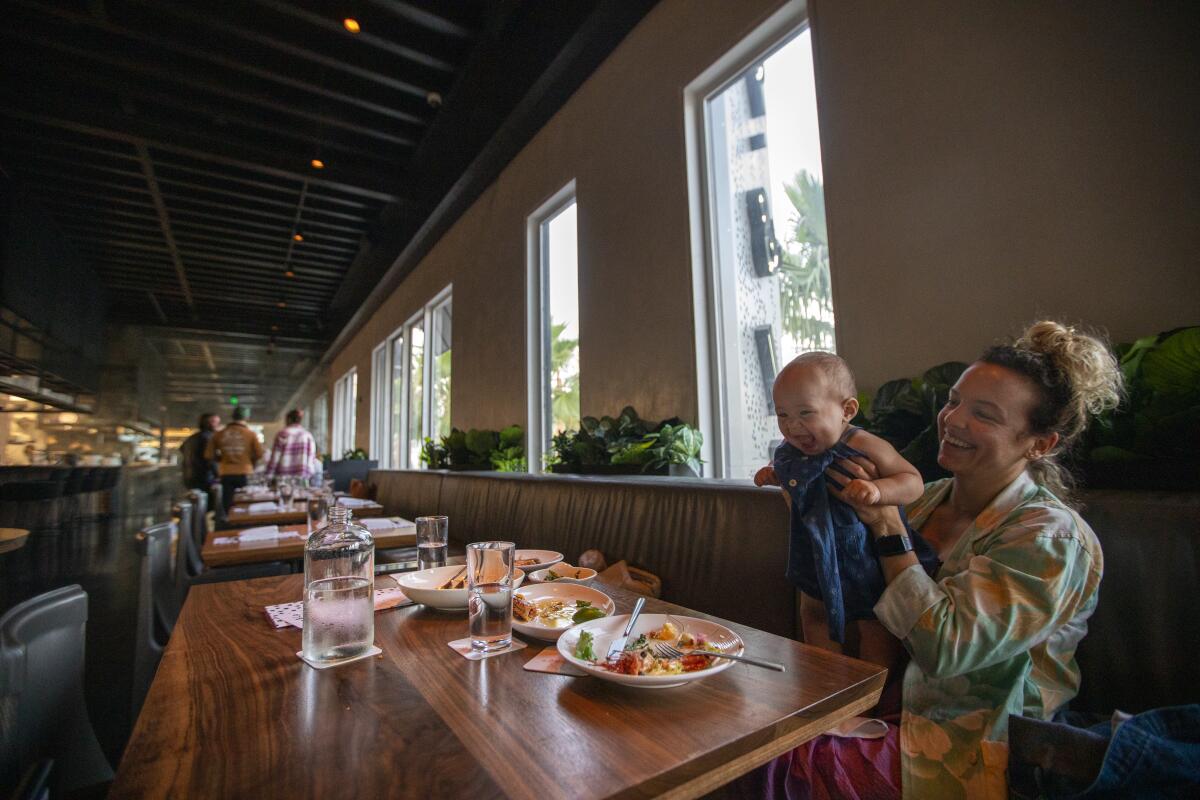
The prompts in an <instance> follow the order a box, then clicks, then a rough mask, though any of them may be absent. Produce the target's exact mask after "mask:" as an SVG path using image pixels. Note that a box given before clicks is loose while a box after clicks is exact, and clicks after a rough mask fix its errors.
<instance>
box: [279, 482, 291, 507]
mask: <svg viewBox="0 0 1200 800" xmlns="http://www.w3.org/2000/svg"><path fill="white" fill-rule="evenodd" d="M278 480H279V506H280V508H281V509H282V510H284V511H287V510H288V509H290V508H291V507H292V489H293V488H294V486H293V485H292V479H291V478H279V479H278Z"/></svg>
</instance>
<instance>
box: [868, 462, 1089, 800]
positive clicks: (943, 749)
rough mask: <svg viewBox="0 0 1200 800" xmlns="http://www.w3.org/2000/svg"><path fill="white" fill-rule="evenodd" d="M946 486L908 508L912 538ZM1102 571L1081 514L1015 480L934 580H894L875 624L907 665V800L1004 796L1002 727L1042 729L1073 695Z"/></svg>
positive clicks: (903, 745) (910, 576) (912, 571)
mask: <svg viewBox="0 0 1200 800" xmlns="http://www.w3.org/2000/svg"><path fill="white" fill-rule="evenodd" d="M952 486H953V479H947V480H942V481H937V482H934V483H931V484H928V485H927V486H926V487H925V494H924V495H922V496H921V498H920V499H919V500H918V501H917V502H916V503H914V504H913V505H912V506H910V507H909V509H908V520H909V523H910V524H911V525H912V527H913V528H914V529H918V530H919V529H920V528H921V527H922V526H923V525H924V524H925V522H926V521H927V520H928V519H929V516H930V514H931V513H932V512H933V510H934V509H935V508H937V507H938V505H940V504H941V503H942V502H944V501H945V500H947V499H948V498H949V496H950V489H951V487H952ZM1103 570H1104V559H1103V554H1102V553H1101V551H1100V543H1099V541H1098V540H1097V539H1096V535H1095V534H1094V533H1093V532H1092V529H1091V528H1089V527H1088V525H1087V523H1085V522H1084V521H1083V520H1082V519H1081V518H1080V517H1079V515H1078V514H1076V513H1075V512H1074V511H1073V510H1072V509H1070V508H1069V507H1067V506H1066V505H1065V504H1064V503H1063V502H1062V501H1060V500H1059V499H1058V498H1057V497H1055V496H1054V495H1053V494H1052V493H1051V492H1050V491H1049V490H1047V489H1046V488H1044V487H1042V486H1039V485H1038V484H1036V483H1034V481H1033V479H1032V478H1030V477H1029V476H1028V475H1027V474H1025V473H1022V475H1021V476H1020V477H1019V478H1017V479H1016V480H1015V481H1013V482H1012V483H1011V484H1009V485H1008V486H1007V487H1006V488H1005V489H1004V490H1002V491H1001V492H1000V493H999V494H998V495H997V496H996V497H995V498H994V499H993V500H992V502H991V503H990V504H989V505H988V507H987V508H985V509H984V510H983V512H982V513H981V514H979V516H978V517H976V518H975V520H974V522H973V523H972V524H971V525H970V526H969V527H968V528H967V530H966V531H965V532H964V533H963V535H962V537H961V538H960V539H959V540H958V541H957V542H956V543H955V545H954V547H953V549H952V550H951V552H950V553H949V554H947V557H946V561H945V563H944V564H943V565H942V568H941V569H940V570H939V571H938V573H937V575H936V576H935V577H934V578H930V577H929V576H928V575H927V574H926V573H925V570H923V569H922V568H921V567H920V566H919V565H913V566H911V567H909V568H908V569H906V570H904V571H903V572H902V573H900V575H898V576H897V577H896V578H895V579H894V580H893V581H892V582H891V583H890V584H888V587H887V589H886V590H885V591H884V593H883V597H881V598H880V600H879V603H878V604H876V606H875V614H876V615H877V616H878V618H879V620H880V622H882V623H883V624H884V625H885V626H886V627H887V628H888V630H890V631H891V632H892V633H893V634H895V635H896V636H898V637H899V638H900V639H901V640H902V641H903V642H904V646H905V648H906V649H907V650H908V652H909V654H910V655H911V656H912V660H911V661H910V662H909V664H908V667H907V669H906V671H905V673H904V706H903V714H902V716H901V721H900V754H901V773H902V781H903V796H904V797H922V798H924V797H937V798H943V797H970V798H977V797H989V798H990V797H1007V795H1008V789H1007V779H1006V776H1005V770H1006V768H1007V765H1008V744H1007V741H1008V717H1009V715H1010V714H1023V715H1025V716H1031V717H1038V718H1042V719H1047V718H1049V717H1050V716H1052V715H1053V714H1054V712H1055V711H1056V710H1057V709H1058V708H1059V707H1061V706H1062V705H1063V704H1064V703H1066V702H1067V701H1068V700H1070V699H1071V698H1072V697H1074V696H1075V693H1076V691H1078V689H1079V668H1078V666H1077V665H1076V663H1075V648H1076V646H1077V645H1078V644H1079V641H1080V639H1082V638H1083V636H1084V634H1085V633H1087V618H1088V617H1089V616H1091V614H1092V612H1093V611H1094V610H1095V608H1096V602H1097V598H1098V591H1097V590H1098V589H1099V586H1100V577H1101V574H1102V573H1103Z"/></svg>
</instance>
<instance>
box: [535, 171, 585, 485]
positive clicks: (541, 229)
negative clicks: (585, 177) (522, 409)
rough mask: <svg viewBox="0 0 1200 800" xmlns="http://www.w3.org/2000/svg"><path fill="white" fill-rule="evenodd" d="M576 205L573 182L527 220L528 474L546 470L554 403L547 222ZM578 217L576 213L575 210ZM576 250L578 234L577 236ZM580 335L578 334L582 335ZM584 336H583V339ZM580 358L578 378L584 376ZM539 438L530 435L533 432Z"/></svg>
mask: <svg viewBox="0 0 1200 800" xmlns="http://www.w3.org/2000/svg"><path fill="white" fill-rule="evenodd" d="M572 204H575V205H576V207H578V204H579V198H578V193H577V192H576V190H575V179H574V178H572V179H571V180H570V181H569V182H568V183H567V184H566V185H565V186H563V187H562V188H561V189H559V190H558V191H557V192H555V193H554V194H552V195H551V196H550V197H549V198H548V199H547V200H546V201H544V202H543V203H542V204H541V205H540V206H538V207H537V209H536V210H535V211H534V212H533V213H532V214H530V215H529V216H528V217H526V219H525V254H526V255H525V263H526V267H525V271H526V279H525V287H526V294H525V308H526V312H527V313H526V315H525V325H526V329H525V341H526V348H525V350H526V364H525V366H526V371H525V374H526V379H527V385H526V397H527V403H526V408H527V412H526V425H525V431H526V433H525V454H526V462H527V464H528V467H527V468H528V470H529V472H530V473H531V474H535V475H536V474H540V473H542V472H544V471H545V469H544V467H543V463H544V461H545V456H546V454H547V453H548V452H549V451H550V431H551V429H552V426H553V418H554V414H553V411H552V402H553V399H552V398H551V396H550V344H551V343H550V314H549V311H550V292H549V288H550V281H549V278H548V273H549V270H550V260H549V241H548V237H549V233H550V227H549V226H550V223H551V222H552V221H553V220H554V219H555V218H556V217H558V215H559V214H561V213H562V212H564V211H566V210H567V208H568V207H569V206H571V205H572ZM576 214H578V211H577V212H576ZM576 248H577V249H578V236H577V238H576ZM580 333H581V334H582V330H581V331H580ZM581 338H582V337H581ZM582 372H583V370H582V360H581V369H580V374H581V375H582ZM535 431H536V432H537V436H536V437H535V436H534V432H535Z"/></svg>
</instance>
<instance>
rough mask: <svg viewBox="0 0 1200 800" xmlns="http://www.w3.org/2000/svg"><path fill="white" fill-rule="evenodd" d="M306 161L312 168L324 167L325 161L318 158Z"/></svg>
mask: <svg viewBox="0 0 1200 800" xmlns="http://www.w3.org/2000/svg"><path fill="white" fill-rule="evenodd" d="M308 163H310V164H312V168H313V169H325V162H324V161H322V160H321V159H319V158H314V159H313V160H312V161H310V162H308Z"/></svg>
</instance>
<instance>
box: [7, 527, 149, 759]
mask: <svg viewBox="0 0 1200 800" xmlns="http://www.w3.org/2000/svg"><path fill="white" fill-rule="evenodd" d="M155 505H160V504H155ZM130 510H132V509H130ZM141 510H142V513H141V514H140V515H132V514H125V515H121V516H114V517H112V518H110V519H108V520H106V521H99V522H96V521H91V522H89V521H78V522H74V523H70V524H67V525H63V526H56V527H54V528H48V529H42V530H34V531H32V532H31V533H30V535H29V539H28V540H27V542H26V544H25V546H24V547H21V548H18V549H17V550H14V551H12V552H9V553H0V614H2V613H3V612H4V611H6V610H7V609H9V608H11V607H12V606H14V605H16V604H17V603H20V602H21V601H22V600H26V599H28V598H30V597H33V596H34V595H37V594H40V593H42V592H45V591H48V590H50V589H56V588H59V587H61V586H70V585H71V584H79V586H81V587H82V588H83V590H84V591H86V592H87V594H88V625H87V645H86V646H87V657H86V667H85V673H84V680H85V687H86V693H87V702H88V710H89V712H90V713H91V718H92V725H93V726H94V727H95V729H96V735H97V736H98V737H99V739H100V744H101V746H102V747H103V748H104V752H105V754H106V755H107V756H108V759H109V762H110V763H111V764H112V765H113V767H114V768H115V767H116V765H117V763H118V762H119V761H120V757H121V751H122V750H123V749H124V747H125V742H126V740H127V739H128V738H129V734H130V731H131V729H132V720H131V719H130V693H131V690H132V676H133V656H134V632H135V628H136V613H137V600H138V567H139V564H138V556H137V553H136V552H135V551H134V536H135V534H136V533H137V531H138V530H139V529H140V528H142V527H143V526H145V525H146V524H147V522H148V521H153V520H152V519H151V518H152V517H158V518H159V520H161V519H165V518H166V516H165V514H166V509H165V508H158V509H155V508H153V507H151V508H146V507H142V509H141Z"/></svg>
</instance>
